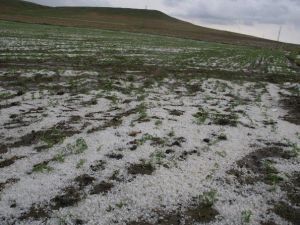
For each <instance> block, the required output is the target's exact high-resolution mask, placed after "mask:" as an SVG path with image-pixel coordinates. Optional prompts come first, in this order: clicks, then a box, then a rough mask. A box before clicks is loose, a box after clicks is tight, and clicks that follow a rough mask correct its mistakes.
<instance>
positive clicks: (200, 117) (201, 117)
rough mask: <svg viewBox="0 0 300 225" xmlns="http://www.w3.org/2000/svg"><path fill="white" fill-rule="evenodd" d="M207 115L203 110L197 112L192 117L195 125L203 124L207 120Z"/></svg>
mask: <svg viewBox="0 0 300 225" xmlns="http://www.w3.org/2000/svg"><path fill="white" fill-rule="evenodd" d="M208 116H209V114H208V112H207V111H206V110H205V109H202V108H200V109H199V111H198V112H197V113H196V114H194V115H193V117H194V118H195V122H196V123H197V124H203V123H204V122H205V121H206V119H207V118H208Z"/></svg>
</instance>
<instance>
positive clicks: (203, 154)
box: [0, 21, 300, 225]
mask: <svg viewBox="0 0 300 225" xmlns="http://www.w3.org/2000/svg"><path fill="white" fill-rule="evenodd" d="M299 76H300V74H299V52H296V51H284V50H275V49H273V50H270V49H258V48H251V47H243V46H232V45H222V44H214V43H207V42H199V41H191V40H183V39H176V38H167V37H159V36H151V35H143V34H133V33H122V32H112V31H99V30H92V29H78V28H64V27H55V26H46V25H45V26H41V25H29V24H19V23H12V22H4V21H2V22H0V139H1V141H0V224H3V225H11V224H24V225H25V224H34V225H35V224H36V225H37V224H47V225H56V224H74V225H75V224H78V225H79V224H90V225H111V224H117V225H118V224H120V225H121V224H122V225H125V224H128V225H159V224H160V225H184V224H186V225H192V224H216V225H217V224H220V225H223V224H228V225H229V224H258V225H276V224H277V225H281V224H299V221H300V166H299V162H300V156H299V147H300V144H299V141H300V127H299V124H300V100H299V90H300V84H299V80H300V79H299Z"/></svg>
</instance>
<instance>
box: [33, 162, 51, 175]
mask: <svg viewBox="0 0 300 225" xmlns="http://www.w3.org/2000/svg"><path fill="white" fill-rule="evenodd" d="M51 171H53V168H52V167H50V166H48V163H45V162H43V163H39V164H36V165H34V166H33V168H32V172H39V173H43V172H48V173H49V172H51Z"/></svg>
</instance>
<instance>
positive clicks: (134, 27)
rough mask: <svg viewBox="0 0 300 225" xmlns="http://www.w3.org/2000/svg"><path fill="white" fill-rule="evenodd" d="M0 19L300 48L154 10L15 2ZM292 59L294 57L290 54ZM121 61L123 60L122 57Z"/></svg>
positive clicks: (4, 4)
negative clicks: (176, 17)
mask: <svg viewBox="0 0 300 225" xmlns="http://www.w3.org/2000/svg"><path fill="white" fill-rule="evenodd" d="M0 19H2V20H13V21H21V22H26V23H38V24H52V25H62V26H73V27H89V28H98V29H106V30H121V31H130V32H138V33H147V34H159V35H166V36H172V37H179V38H185V39H194V40H202V41H212V42H219V43H230V44H243V45H251V46H256V47H257V46H259V47H266V46H267V47H273V48H274V47H283V48H289V49H295V48H299V47H298V46H297V45H291V44H278V43H277V42H275V41H270V40H265V39H261V38H257V37H251V36H247V35H243V34H236V33H231V32H225V31H219V30H215V29H209V28H205V27H201V26H196V25H193V24H191V23H186V22H184V21H181V20H178V19H175V18H172V17H170V16H168V15H166V14H164V13H162V12H159V11H156V10H142V9H125V8H124V9H123V8H104V7H103V8H95V7H90V8H82V7H63V8H62V7H56V8H52V7H42V6H38V5H35V4H32V3H22V2H21V1H17V0H0ZM290 55H291V56H294V54H290ZM121 60H122V58H121Z"/></svg>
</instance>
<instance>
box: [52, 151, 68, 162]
mask: <svg viewBox="0 0 300 225" xmlns="http://www.w3.org/2000/svg"><path fill="white" fill-rule="evenodd" d="M53 161H56V162H60V163H63V162H64V161H65V156H64V154H63V153H58V154H57V155H55V156H54V157H53Z"/></svg>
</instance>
